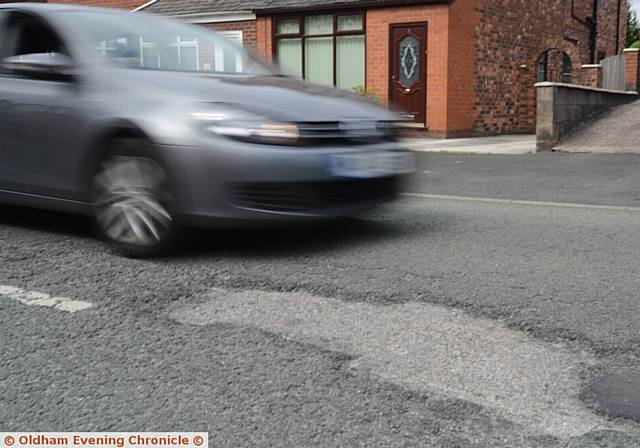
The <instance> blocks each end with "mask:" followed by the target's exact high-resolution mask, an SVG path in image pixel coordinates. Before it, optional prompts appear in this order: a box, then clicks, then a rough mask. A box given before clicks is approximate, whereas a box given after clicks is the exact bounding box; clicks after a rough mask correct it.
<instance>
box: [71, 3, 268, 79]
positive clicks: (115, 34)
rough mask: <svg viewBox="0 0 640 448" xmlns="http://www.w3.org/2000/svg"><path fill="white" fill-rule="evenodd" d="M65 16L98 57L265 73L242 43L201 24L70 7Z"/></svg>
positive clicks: (142, 65)
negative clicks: (194, 24) (193, 24)
mask: <svg viewBox="0 0 640 448" xmlns="http://www.w3.org/2000/svg"><path fill="white" fill-rule="evenodd" d="M65 17H66V19H67V20H70V22H71V23H72V24H73V26H74V27H77V28H78V29H79V30H80V31H81V32H82V34H83V35H84V37H85V39H84V43H85V44H89V45H90V46H91V47H92V50H93V52H94V54H95V56H96V57H97V58H98V60H100V61H103V62H107V63H110V64H115V65H118V66H123V67H128V68H136V69H146V70H160V71H185V72H209V73H218V74H225V75H233V74H239V75H254V74H269V73H270V70H269V69H268V68H267V67H266V66H264V65H263V64H261V63H260V62H259V61H257V60H256V59H254V58H253V57H252V56H251V55H250V54H249V53H248V52H247V51H246V50H245V49H244V48H242V47H241V46H239V45H236V44H234V43H233V42H231V41H229V40H227V39H225V38H223V37H222V36H220V35H218V34H217V33H215V32H213V31H211V30H207V29H205V28H203V27H196V26H192V25H187V24H183V23H180V22H176V21H172V20H166V19H163V18H160V17H154V16H150V15H146V14H138V13H136V14H128V13H120V12H113V13H111V12H94V11H72V12H70V13H68V14H66V15H65Z"/></svg>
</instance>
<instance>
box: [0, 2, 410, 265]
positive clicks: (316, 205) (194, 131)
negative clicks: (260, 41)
mask: <svg viewBox="0 0 640 448" xmlns="http://www.w3.org/2000/svg"><path fill="white" fill-rule="evenodd" d="M0 44H1V45H0V201H2V202H10V203H14V204H20V205H28V206H32V207H39V208H51V209H56V210H66V211H72V212H78V213H86V214H92V215H93V216H94V217H95V220H96V222H97V227H98V229H99V230H100V232H101V233H102V235H103V236H104V237H105V238H106V239H107V240H108V241H109V242H111V243H112V244H114V245H115V246H116V247H118V248H119V249H121V250H122V251H123V252H124V253H126V254H129V255H133V256H146V255H151V254H154V253H158V252H159V251H161V250H163V249H165V248H167V247H168V246H169V244H170V243H171V242H172V241H173V239H174V236H175V235H176V231H177V230H178V229H179V228H181V227H183V226H189V225H210V224H211V223H214V222H219V221H221V220H225V219H233V220H237V219H239V220H243V221H252V220H253V221H257V220H265V219H267V220H273V219H284V218H292V217H327V216H341V215H349V214H352V213H353V212H356V211H358V210H362V209H366V208H370V207H372V206H375V205H377V204H379V203H381V202H383V201H387V200H389V199H392V198H393V197H394V196H395V195H396V194H397V190H398V181H399V179H400V178H401V177H402V175H404V174H406V173H408V172H409V171H411V170H412V163H413V161H412V158H411V155H410V154H409V153H408V152H406V151H403V150H402V148H401V146H400V145H399V143H398V141H397V139H396V138H395V136H394V133H395V130H396V123H397V122H398V121H399V116H398V115H396V114H395V113H393V112H390V111H388V110H386V109H384V108H381V107H378V106H376V105H374V104H372V103H371V102H369V101H365V100H363V99H360V97H358V96H356V95H355V94H352V93H349V92H343V91H339V90H336V89H331V88H326V87H317V86H311V85H308V84H304V83H302V82H300V81H297V80H293V79H290V78H286V77H283V76H280V75H278V74H276V73H274V72H273V71H272V70H271V69H270V68H269V67H268V66H267V65H265V64H263V63H261V62H260V61H258V60H257V59H255V58H253V57H252V56H251V55H249V54H248V53H247V52H246V51H245V50H244V49H243V48H241V47H239V46H236V45H235V44H234V43H231V42H229V41H227V40H225V39H223V38H222V37H220V36H219V35H217V34H216V33H214V32H212V31H210V30H207V29H205V28H201V27H198V26H191V25H187V24H183V23H181V22H176V21H172V20H168V19H165V18H161V17H156V16H152V15H146V14H141V13H126V12H119V11H113V10H106V9H97V8H88V7H77V6H62V5H46V4H26V3H16V4H6V5H2V6H1V7H0Z"/></svg>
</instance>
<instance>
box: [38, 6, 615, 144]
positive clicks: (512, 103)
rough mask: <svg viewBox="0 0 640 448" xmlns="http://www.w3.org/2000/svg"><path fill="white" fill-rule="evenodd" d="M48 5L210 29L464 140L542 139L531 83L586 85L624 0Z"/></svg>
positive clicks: (608, 52) (302, 74)
mask: <svg viewBox="0 0 640 448" xmlns="http://www.w3.org/2000/svg"><path fill="white" fill-rule="evenodd" d="M49 1H51V2H65V3H84V4H93V5H102V6H116V7H122V8H126V9H134V8H135V9H139V10H143V11H145V12H151V13H157V14H164V15H169V16H173V17H176V18H180V19H182V20H186V21H189V22H192V23H197V24H201V25H204V26H208V27H211V28H213V29H216V30H218V31H221V32H223V33H225V35H226V36H227V37H229V38H231V39H234V40H236V41H237V42H241V43H242V44H243V45H245V46H246V47H248V48H250V49H252V50H253V51H255V52H256V53H257V54H259V55H260V56H262V57H264V58H265V59H267V60H269V61H272V62H274V63H275V64H277V65H278V66H279V68H280V70H281V71H283V72H284V73H287V74H289V75H291V76H296V77H299V78H304V79H307V80H308V81H311V82H314V83H319V84H327V85H335V86H337V87H340V88H345V89H353V88H356V87H361V88H366V89H367V90H368V91H370V92H373V93H375V95H376V96H378V98H379V99H380V100H381V101H382V102H384V103H385V104H391V105H393V106H395V107H397V108H398V109H400V110H403V111H405V112H406V113H407V115H408V116H409V117H412V118H413V120H414V121H415V123H416V125H417V126H419V127H424V128H425V129H428V131H429V133H430V134H431V135H433V136H441V137H458V136H469V135H486V134H499V133H532V132H535V122H536V117H535V108H536V98H535V95H536V94H535V89H534V84H535V83H536V82H538V81H564V82H572V83H588V82H590V80H589V78H590V76H592V75H591V73H589V72H590V70H589V65H590V64H594V63H597V62H598V61H599V60H600V59H602V58H604V57H607V56H612V55H616V54H621V53H622V50H623V47H624V40H625V35H626V5H627V1H628V0H544V1H542V0H541V1H533V0H249V1H242V0H151V1H149V0H146V2H145V1H140V0H49ZM585 65H586V67H584V66H585Z"/></svg>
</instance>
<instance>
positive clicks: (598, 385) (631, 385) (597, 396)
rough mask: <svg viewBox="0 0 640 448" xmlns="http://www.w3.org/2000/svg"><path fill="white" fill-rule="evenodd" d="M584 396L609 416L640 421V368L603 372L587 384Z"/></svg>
mask: <svg viewBox="0 0 640 448" xmlns="http://www.w3.org/2000/svg"><path fill="white" fill-rule="evenodd" d="M584 397H585V399H587V400H589V401H591V402H593V403H594V405H595V407H596V409H598V410H599V411H600V412H602V413H604V414H607V415H608V416H610V417H622V418H628V419H631V420H634V421H636V422H640V370H639V369H630V368H625V369H616V370H615V371H608V372H605V373H604V374H603V375H602V376H600V377H598V378H596V380H594V382H593V383H591V384H590V385H589V387H588V388H587V389H586V390H585V393H584Z"/></svg>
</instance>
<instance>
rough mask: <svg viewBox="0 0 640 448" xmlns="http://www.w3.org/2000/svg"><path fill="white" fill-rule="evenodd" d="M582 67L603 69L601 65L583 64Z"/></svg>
mask: <svg viewBox="0 0 640 448" xmlns="http://www.w3.org/2000/svg"><path fill="white" fill-rule="evenodd" d="M580 67H582V68H602V65H600V64H582V65H581V66H580Z"/></svg>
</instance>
